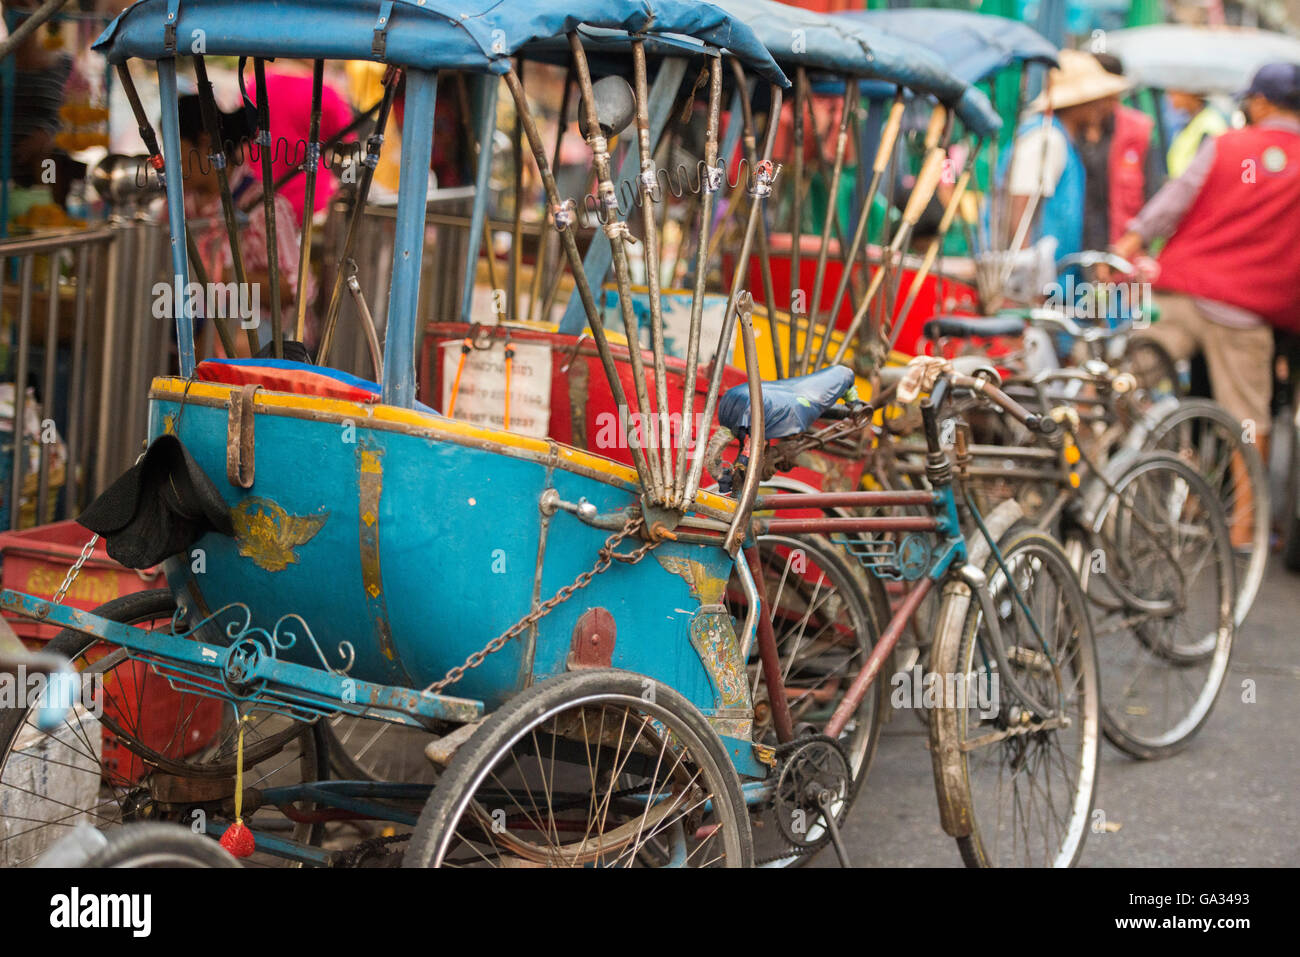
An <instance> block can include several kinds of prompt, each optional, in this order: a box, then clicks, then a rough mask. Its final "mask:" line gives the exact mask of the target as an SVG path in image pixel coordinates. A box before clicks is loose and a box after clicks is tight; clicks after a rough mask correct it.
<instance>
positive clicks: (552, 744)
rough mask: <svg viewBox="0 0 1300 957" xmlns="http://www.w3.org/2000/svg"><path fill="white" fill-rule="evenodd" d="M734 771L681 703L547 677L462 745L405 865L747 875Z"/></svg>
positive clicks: (617, 678)
mask: <svg viewBox="0 0 1300 957" xmlns="http://www.w3.org/2000/svg"><path fill="white" fill-rule="evenodd" d="M752 862H753V843H752V840H751V837H750V830H749V818H748V815H747V813H746V810H745V800H744V796H743V794H742V793H741V790H740V782H739V780H738V779H737V777H736V772H735V769H734V768H733V767H732V766H731V762H730V760H729V759H728V758H727V752H726V750H725V749H724V748H723V746H722V742H721V741H720V740H719V738H718V736H717V734H715V733H714V731H713V729H712V728H711V727H710V726H709V723H708V721H706V720H705V718H704V716H703V715H701V714H700V712H699V711H698V710H696V709H695V708H694V707H693V706H692V705H691V703H690V702H689V701H687V700H686V699H685V698H683V697H682V696H681V695H680V694H678V693H677V692H675V691H673V690H672V689H671V688H668V687H667V686H665V685H662V684H660V683H658V682H656V681H653V680H651V679H649V678H645V677H642V676H641V675H637V674H633V673H631V672H626V671H614V670H608V669H596V670H591V671H577V672H570V673H568V674H564V675H560V676H558V677H555V678H550V679H548V680H546V681H543V682H541V683H540V684H537V685H534V686H533V687H532V688H529V689H528V690H527V691H525V692H523V693H521V694H519V695H517V696H516V697H514V698H512V699H511V700H510V701H509V702H507V703H506V704H505V705H504V706H502V707H501V708H500V709H499V710H497V711H496V712H495V713H493V714H492V716H491V717H489V718H488V719H487V720H486V721H485V722H484V723H483V725H482V727H480V728H479V729H478V730H477V731H476V732H475V733H474V735H473V736H472V737H471V738H470V739H469V740H468V741H467V742H465V744H464V745H462V746H461V748H460V750H459V751H458V752H457V753H456V757H455V758H454V759H453V760H452V762H451V765H450V766H449V767H448V768H447V771H446V773H445V774H444V775H443V776H442V778H441V780H440V781H439V783H438V786H437V787H435V788H434V791H433V793H432V794H431V795H430V796H429V801H428V803H427V804H426V805H425V807H424V810H423V812H422V813H421V814H420V820H419V823H418V824H417V825H416V828H415V832H414V834H413V835H412V838H411V843H410V846H409V847H408V848H407V851H406V855H405V857H404V858H403V866H405V867H539V866H540V867H582V866H596V867H633V866H641V867H671V866H685V867H714V866H726V867H745V866H748V865H749V864H751V863H752Z"/></svg>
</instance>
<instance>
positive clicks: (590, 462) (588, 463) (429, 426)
mask: <svg viewBox="0 0 1300 957" xmlns="http://www.w3.org/2000/svg"><path fill="white" fill-rule="evenodd" d="M237 388H238V387H237V386H229V385H225V384H223V383H220V382H192V383H190V384H189V387H188V390H187V388H186V380H185V379H180V378H177V377H174V376H159V377H158V378H156V379H154V380H153V386H152V391H154V392H161V393H165V394H167V395H168V396H170V397H173V398H175V399H176V400H179V399H180V398H181V396H182V395H185V394H186V392H187V391H188V394H189V395H190V396H191V397H192V398H196V399H214V400H217V401H219V402H223V403H224V402H226V401H228V400H229V398H230V394H231V393H232V392H234V391H235V390H236V389H237ZM254 402H255V404H256V405H257V406H260V407H262V408H264V409H286V410H294V411H303V412H318V413H324V414H327V415H338V416H345V417H350V418H355V419H357V420H359V421H358V424H361V423H360V420H368V421H372V422H384V423H389V424H393V425H408V426H412V427H414V428H419V429H422V430H424V431H427V432H434V433H437V434H440V435H443V436H446V437H448V438H452V437H456V438H462V439H470V440H474V441H478V442H488V443H492V444H493V445H497V446H501V447H502V449H518V450H520V451H523V452H531V453H534V454H537V455H543V456H544V455H549V454H550V452H551V447H552V444H554V446H555V448H557V449H558V450H559V458H560V461H561V462H562V463H568V464H571V465H573V466H575V467H578V468H583V469H588V470H590V471H592V472H595V473H597V474H598V475H601V476H603V477H606V478H609V479H611V480H613V481H615V482H618V483H621V484H623V485H626V486H629V487H631V488H633V489H636V488H637V487H638V481H637V474H636V469H634V468H632V467H631V466H628V465H623V464H622V463H621V462H614V461H611V460H610V459H607V458H604V457H603V456H599V455H593V454H591V453H590V452H585V451H583V450H581V449H575V448H573V447H572V446H568V445H562V444H560V443H559V442H555V443H551V442H549V441H547V440H546V439H535V438H532V437H531V436H527V435H519V434H517V433H514V432H505V431H502V430H500V429H489V428H485V427H484V426H481V425H473V424H472V423H469V422H463V421H461V420H459V419H448V418H446V417H445V416H441V415H430V414H429V413H427V412H418V411H416V410H414V409H401V408H398V407H396V406H392V405H383V404H381V403H377V402H376V403H369V402H350V401H348V400H347V399H331V398H326V397H324V396H315V395H296V394H294V393H291V392H271V391H269V390H267V389H259V390H258V391H257V394H256V396H255V398H254ZM695 503H696V505H698V506H700V507H702V508H709V509H713V510H714V511H720V512H726V513H732V512H734V511H735V510H736V503H735V502H734V501H733V500H731V499H729V498H724V497H723V496H721V495H715V494H713V493H712V492H698V493H696V496H695Z"/></svg>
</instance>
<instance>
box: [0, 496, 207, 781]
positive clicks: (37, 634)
mask: <svg viewBox="0 0 1300 957" xmlns="http://www.w3.org/2000/svg"><path fill="white" fill-rule="evenodd" d="M89 538H90V532H88V531H86V529H85V528H83V527H82V526H80V525H78V524H77V523H76V522H55V523H54V524H52V525H41V526H37V527H36V528H30V529H26V530H24V531H19V532H3V533H0V582H2V583H3V585H4V587H5V588H12V589H14V590H16V591H21V592H25V593H27V594H29V595H35V596H37V597H40V598H49V599H53V598H54V593H55V592H56V591H58V589H59V585H61V584H62V583H63V578H64V576H65V575H66V574H67V572H68V569H69V568H70V567H71V566H72V563H73V562H75V561H76V560H77V557H78V556H79V555H80V554H81V549H82V548H83V547H84V546H85V544H86V542H87V541H88V540H89ZM165 585H166V580H165V579H164V578H163V576H162V571H161V569H159V568H150V569H144V570H141V571H136V570H134V569H131V568H126V567H124V566H122V565H119V564H118V563H117V562H115V561H113V560H112V559H111V558H109V557H108V556H107V555H106V554H105V553H104V546H103V544H102V543H101V544H99V545H97V546H96V548H95V552H94V554H92V555H91V556H90V558H88V559H87V560H86V563H85V564H84V565H83V566H82V568H81V573H80V574H79V575H78V576H77V580H76V581H75V582H73V584H72V587H71V588H70V589H69V590H68V594H67V595H66V596H65V598H64V604H67V605H71V606H73V607H75V608H80V609H82V610H84V611H93V610H94V609H95V608H98V607H99V606H100V605H102V604H104V603H105V602H108V601H112V600H113V599H114V598H119V597H121V596H122V595H129V594H132V593H133V592H139V591H147V590H149V589H153V588H161V587H164V586H165ZM5 618H6V620H7V621H8V622H9V625H10V627H12V628H13V630H14V633H15V634H16V635H18V637H19V638H20V639H22V641H23V644H25V645H27V647H28V648H30V649H32V650H33V651H35V650H39V649H40V647H41V646H42V645H44V644H45V642H47V641H49V640H50V639H52V638H54V636H55V635H57V634H58V633H59V630H60V629H59V628H58V626H56V625H43V624H38V623H37V622H34V621H32V620H31V619H30V618H21V617H17V616H9V615H6V616H5ZM105 650H107V649H105ZM89 657H90V658H91V659H92V660H94V659H95V658H97V657H99V656H98V655H95V654H94V653H92V654H91V655H90V656H89ZM104 694H105V699H106V700H105V701H104V710H105V712H106V713H107V714H108V715H110V716H113V717H115V718H116V719H117V720H118V723H119V724H120V725H121V726H122V727H123V729H124V730H127V731H130V732H133V733H138V735H139V737H140V739H141V740H142V741H143V743H144V744H145V745H147V746H148V747H151V748H154V749H156V750H158V751H161V752H163V753H164V754H166V755H167V756H168V757H171V758H180V757H185V756H188V755H190V754H193V753H195V752H197V751H200V750H202V749H203V748H204V747H206V746H207V745H208V744H210V743H211V742H212V741H213V740H214V738H215V736H216V735H217V733H218V732H219V731H220V729H221V721H222V703H221V702H220V701H218V700H216V699H207V700H203V701H201V702H197V704H196V700H195V698H194V696H192V695H185V696H182V695H181V694H180V693H179V692H177V691H175V690H173V689H172V687H171V686H170V685H169V684H168V683H167V681H166V680H165V679H163V678H161V677H159V676H158V675H156V674H154V673H153V672H152V671H151V670H150V669H149V667H148V666H147V665H144V664H141V663H139V662H135V663H131V664H122V665H119V666H118V667H117V668H114V669H113V671H112V674H111V676H110V679H109V680H107V681H106V682H105V687H104ZM182 724H183V725H184V727H181V725H182ZM103 765H104V771H105V776H106V777H111V781H112V783H113V784H114V785H116V786H121V785H123V784H124V783H132V784H133V783H135V782H137V781H139V780H140V778H141V777H143V775H144V772H145V770H146V768H145V766H144V764H143V762H142V761H141V760H140V758H139V757H137V756H136V755H135V754H133V753H132V752H131V751H129V750H127V748H126V747H124V746H123V745H122V744H121V743H120V742H119V741H118V740H117V738H116V736H114V735H113V734H112V733H111V732H110V731H108V729H105V730H104V750H103Z"/></svg>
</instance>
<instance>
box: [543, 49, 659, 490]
mask: <svg viewBox="0 0 1300 957" xmlns="http://www.w3.org/2000/svg"><path fill="white" fill-rule="evenodd" d="M569 49H570V50H571V51H572V52H573V65H574V69H575V70H576V71H577V75H578V86H579V88H580V89H581V90H582V108H583V112H584V113H585V115H586V118H587V145H588V146H590V147H591V153H592V163H593V165H594V166H595V169H596V183H597V192H598V194H599V196H600V211H601V215H600V222H601V227H602V229H601V234H603V235H604V236H605V238H606V241H607V243H608V245H609V250H610V254H611V256H612V258H613V262H614V278H615V281H616V283H617V284H618V300H619V307H620V311H621V312H622V314H623V330H624V332H625V334H626V335H627V354H628V359H629V364H630V365H631V367H632V387H633V389H634V390H635V391H636V401H637V411H638V412H640V413H641V417H642V418H643V419H649V418H650V417H651V409H650V394H649V392H648V390H647V387H646V376H645V360H644V359H643V358H642V355H641V337H640V333H639V330H638V329H637V319H636V312H635V311H634V310H633V308H632V282H631V276H630V273H629V269H628V258H627V243H629V242H635V240H634V239H633V238H632V235H631V233H629V232H628V228H627V222H626V221H625V220H621V219H619V210H618V194H617V193H616V192H615V190H614V181H613V175H612V172H611V163H610V156H609V143H608V141H607V140H606V139H605V134H604V132H603V131H602V130H601V127H600V117H599V116H598V114H597V112H596V94H595V90H594V89H593V87H592V82H591V71H590V69H589V68H588V66H587V53H586V51H585V50H583V48H582V41H581V40H580V39H578V34H577V33H570V34H569ZM522 85H523V84H522V82H521V83H520V86H521V88H522ZM628 160H629V161H632V162H635V161H636V156H635V153H634V151H629V152H628ZM631 419H632V416H631V415H629V416H628V429H629V436H630V435H633V434H635V431H636V425H635V424H633V423H632V421H631ZM629 441H630V438H629ZM637 444H638V445H639V444H640V443H639V436H638V443H637ZM649 451H650V454H649V455H647V456H644V458H645V464H646V466H647V474H648V477H649V479H650V482H649V488H648V489H646V491H648V492H649V495H650V499H651V501H653V502H654V503H655V504H664V503H665V494H664V476H663V472H662V471H661V470H660V467H659V458H658V456H656V455H655V454H654V440H653V437H651V441H650V443H649ZM638 471H640V467H638Z"/></svg>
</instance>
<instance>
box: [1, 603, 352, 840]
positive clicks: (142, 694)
mask: <svg viewBox="0 0 1300 957" xmlns="http://www.w3.org/2000/svg"><path fill="white" fill-rule="evenodd" d="M175 611H176V603H175V601H174V599H173V598H172V596H171V593H170V592H168V591H166V590H157V591H149V592H138V593H135V594H131V595H124V596H122V597H121V598H117V599H114V600H113V601H111V602H109V603H107V604H105V605H103V606H101V607H99V608H97V609H96V610H95V613H96V614H97V615H100V616H101V617H104V618H107V619H109V620H111V621H118V622H121V623H123V624H128V625H135V626H136V627H142V628H147V629H149V630H156V631H170V630H171V628H172V618H173V615H174V614H175ZM47 650H48V651H50V652H52V653H54V654H58V655H61V656H63V657H65V658H67V659H68V660H69V661H70V662H71V663H72V667H73V668H74V669H75V670H77V671H79V672H81V674H82V676H83V684H82V688H83V694H82V699H83V701H82V703H81V704H79V705H77V706H76V707H74V708H73V709H72V711H71V712H70V713H69V715H68V717H67V718H66V719H65V720H64V722H63V724H62V725H61V726H60V727H58V728H56V729H55V730H53V731H51V732H49V733H48V734H46V733H45V732H42V731H41V730H40V729H38V728H37V727H36V724H35V713H36V708H37V707H39V704H40V699H39V698H36V699H34V700H31V701H26V702H20V703H18V704H17V705H16V706H14V707H10V708H5V709H3V710H0V863H3V864H10V865H14V864H22V863H26V862H29V861H31V860H33V859H34V858H35V857H36V856H38V855H39V854H40V853H41V852H42V851H43V850H44V849H45V848H47V847H48V846H49V845H50V844H52V843H53V842H54V841H55V840H57V839H58V838H59V837H60V836H62V834H63V833H65V832H66V831H67V830H68V829H69V828H71V827H74V826H76V825H77V824H81V823H91V824H94V825H95V826H97V827H99V828H100V829H101V830H103V829H109V828H117V827H119V826H120V825H122V824H123V823H126V822H130V821H135V820H143V819H146V818H147V819H160V818H161V819H164V820H177V821H179V820H191V819H192V818H193V817H194V815H195V814H196V813H197V812H202V814H203V815H204V816H205V818H206V819H207V820H209V821H211V820H229V819H230V811H229V809H227V807H226V805H227V804H228V801H229V799H231V798H233V794H234V774H235V752H236V747H237V744H238V729H237V726H236V725H235V722H234V720H233V715H232V712H231V709H230V708H229V706H228V705H226V704H225V703H224V702H221V701H218V700H216V699H213V698H210V697H206V696H202V695H196V694H192V693H189V692H185V691H178V690H176V689H174V688H171V687H170V686H169V685H168V684H167V683H166V682H165V681H164V680H163V679H161V678H159V677H158V676H157V675H156V674H153V673H152V672H151V671H150V669H149V668H148V666H146V665H144V664H142V663H140V662H137V661H135V660H133V659H131V658H130V657H128V656H127V654H126V652H125V651H124V650H123V649H122V648H120V647H118V646H115V645H111V644H109V643H107V642H102V641H100V640H99V639H98V638H95V637H93V636H90V635H86V634H83V633H81V632H77V631H72V630H64V631H62V632H60V633H59V634H58V635H57V636H55V638H54V639H53V640H52V641H51V642H50V643H49V645H48V648H47ZM96 688H98V689H99V690H98V691H95V689H96ZM85 689H90V690H91V691H92V692H94V695H93V698H92V697H91V695H90V694H88V693H87V692H86V690H85ZM87 698H90V699H91V700H89V701H87V700H86V699H87ZM327 776H328V772H327V768H326V766H325V754H324V748H323V747H321V746H320V745H319V742H318V740H317V737H316V735H315V733H314V728H313V727H311V726H308V725H303V724H300V723H296V722H292V721H290V720H289V719H287V718H284V717H281V716H278V715H266V714H258V715H255V716H254V717H253V718H252V720H250V721H248V722H246V723H245V725H244V785H245V787H246V788H265V787H269V786H272V785H289V784H294V783H300V782H306V781H316V780H321V779H323V778H325V777H327ZM314 809H315V805H314V804H313V803H311V802H299V803H297V804H296V805H294V811H293V813H294V814H295V815H296V816H298V817H302V818H307V817H309V816H310V815H311V812H312V811H313V810H314ZM250 814H251V812H250ZM262 818H263V819H267V820H270V819H271V815H269V814H264V815H263V816H262ZM259 823H261V821H260V820H259V822H256V823H253V824H252V826H254V827H256V826H258V824H259ZM273 826H276V827H280V828H281V829H282V830H284V831H285V832H286V834H287V836H289V837H291V838H292V839H294V840H297V841H299V842H302V843H309V844H313V843H319V840H320V836H321V833H322V828H323V825H322V824H320V823H311V822H309V821H307V820H303V821H300V822H292V821H289V820H287V819H284V818H281V817H279V816H275V817H274V824H273ZM252 860H254V862H258V863H261V862H264V861H265V858H264V856H262V855H258V856H257V857H255V858H254V859H252Z"/></svg>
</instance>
